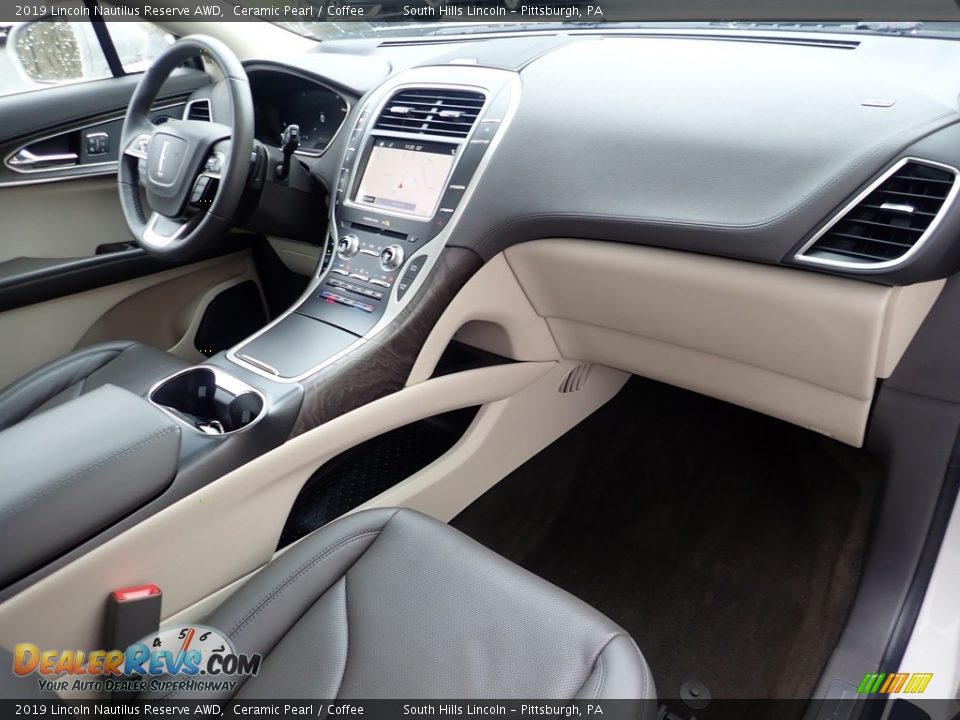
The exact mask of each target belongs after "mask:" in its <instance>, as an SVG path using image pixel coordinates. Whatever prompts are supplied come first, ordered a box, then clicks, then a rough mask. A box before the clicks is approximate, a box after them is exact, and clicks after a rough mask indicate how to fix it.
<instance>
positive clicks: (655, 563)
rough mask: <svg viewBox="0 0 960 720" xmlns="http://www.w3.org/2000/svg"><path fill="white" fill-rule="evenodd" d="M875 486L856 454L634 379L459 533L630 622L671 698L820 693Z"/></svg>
mask: <svg viewBox="0 0 960 720" xmlns="http://www.w3.org/2000/svg"><path fill="white" fill-rule="evenodd" d="M878 478H879V473H878V472H877V469H876V467H875V465H874V464H873V463H872V462H871V461H870V460H869V458H867V457H866V456H865V455H864V454H863V453H862V452H860V451H858V450H856V449H854V448H850V447H848V446H846V445H842V444H840V443H837V442H835V441H832V440H830V439H828V438H825V437H821V436H819V435H816V434H814V433H812V432H809V431H806V430H802V429H800V428H797V427H795V426H793V425H789V424H787V423H783V422H780V421H778V420H774V419H772V418H769V417H766V416H763V415H759V414H757V413H753V412H750V411H748V410H744V409H742V408H739V407H735V406H733V405H728V404H726V403H723V402H720V401H717V400H712V399H710V398H706V397H703V396H701V395H697V394H694V393H689V392H686V391H684V390H680V389H677V388H673V387H669V386H666V385H662V384H660V383H655V382H652V381H649V380H644V379H640V378H633V379H631V381H630V382H629V383H628V384H627V385H626V387H625V388H624V389H623V390H622V391H621V392H620V393H619V394H618V395H617V397H616V398H614V399H613V400H612V401H611V402H610V403H608V404H607V405H606V406H604V407H603V408H601V409H600V410H599V411H598V412H597V413H595V414H594V415H592V416H591V417H590V418H588V419H587V420H586V421H584V422H583V423H581V424H580V425H579V426H577V427H576V428H574V429H573V430H572V431H571V432H570V433H568V434H567V435H565V436H564V437H562V438H560V439H559V440H558V441H556V442H555V443H554V444H553V445H551V446H550V447H548V448H546V449H545V450H544V451H543V452H541V453H540V454H539V455H537V456H536V457H534V458H533V459H531V460H530V461H529V462H527V463H526V464H525V465H523V466H522V467H520V468H519V469H517V470H516V471H515V472H514V473H512V474H511V475H510V476H508V477H507V478H505V479H504V480H503V481H501V482H500V483H498V484H497V485H496V486H495V487H494V488H493V489H491V490H490V491H489V492H488V493H486V494H485V495H484V496H483V497H481V498H480V499H479V500H478V501H477V502H475V503H474V504H473V505H471V506H470V507H468V508H467V509H466V510H465V511H464V512H463V513H461V514H460V515H459V516H458V517H457V518H455V519H454V521H453V522H452V523H451V524H452V525H454V526H455V527H457V528H459V529H460V530H462V531H464V532H466V533H467V534H469V535H471V536H473V537H474V538H476V539H477V540H479V541H480V542H482V543H484V544H486V545H487V546H489V547H491V548H493V549H494V550H496V551H497V552H499V553H501V554H503V555H505V556H507V557H508V558H510V559H512V560H514V561H515V562H517V563H519V564H520V565H522V566H524V567H526V568H527V569H529V570H531V571H532V572H534V573H536V574H538V575H541V576H542V577H544V578H546V579H548V580H550V581H552V582H554V583H555V584H557V585H559V586H560V587H562V588H564V589H566V590H568V591H570V592H572V593H573V594H574V595H577V596H579V597H580V598H581V599H583V600H585V601H586V602H588V603H590V604H591V605H593V606H594V607H596V608H598V609H599V610H600V611H601V612H603V613H605V614H606V615H608V616H609V617H611V618H612V619H613V620H615V621H616V622H618V623H619V624H620V625H622V626H623V627H624V628H625V629H626V630H628V631H629V632H630V633H631V634H632V635H633V637H634V638H635V639H636V641H637V644H638V645H639V646H640V649H641V650H642V651H643V653H644V655H645V656H646V658H647V661H648V663H649V664H650V667H651V668H652V670H653V674H654V676H655V678H656V682H657V691H658V694H659V696H660V697H661V698H664V699H666V698H677V697H678V696H679V692H680V686H681V684H683V683H684V682H686V681H689V680H697V681H699V682H701V683H703V684H705V685H706V686H707V688H708V689H709V690H710V692H711V693H712V695H713V697H714V698H741V699H744V698H773V697H777V698H784V697H809V694H810V693H811V692H812V691H813V689H814V686H815V684H816V681H817V679H818V677H819V673H820V670H821V669H822V667H823V666H824V664H825V663H826V660H827V658H828V656H829V654H830V652H831V650H832V648H833V646H834V644H835V643H836V640H837V638H838V636H839V633H840V631H841V629H842V627H843V624H844V622H845V619H846V615H847V612H848V609H849V606H850V602H851V600H852V598H853V594H854V590H855V588H856V584H857V578H858V574H859V569H860V559H861V557H862V556H863V553H864V546H865V541H866V536H867V528H868V525H869V517H870V512H871V509H872V505H873V498H874V495H875V490H876V486H877V483H878Z"/></svg>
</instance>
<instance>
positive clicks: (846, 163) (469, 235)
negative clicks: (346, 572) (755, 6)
mask: <svg viewBox="0 0 960 720" xmlns="http://www.w3.org/2000/svg"><path fill="white" fill-rule="evenodd" d="M958 53H960V50H958V46H957V45H955V44H954V43H953V42H952V41H948V40H936V39H910V40H908V41H904V39H903V38H896V37H883V36H857V37H852V36H849V35H820V34H816V35H813V34H806V33H801V32H793V33H790V32H775V33H766V32H763V33H758V32H756V31H743V32H739V33H738V32H732V31H731V32H726V31H725V32H704V33H701V34H691V33H690V32H683V33H679V32H678V33H671V32H663V31H658V32H650V33H644V32H638V31H633V32H629V33H627V32H616V31H607V32H603V31H586V32H565V33H535V34H526V35H522V36H510V35H505V36H500V37H493V38H483V37H480V38H477V39H472V38H468V39H464V38H457V39H456V40H454V39H444V40H437V39H435V38H433V39H430V40H429V41H421V40H418V39H415V38H411V39H383V40H342V41H329V42H324V43H322V44H320V45H318V46H317V48H316V50H315V51H313V52H310V53H307V54H305V55H302V56H300V57H297V58H283V59H279V58H258V59H255V60H250V61H248V62H247V64H246V66H247V70H248V73H249V74H250V77H251V83H252V84H253V94H254V103H255V105H256V106H257V108H258V111H257V113H258V114H257V137H258V139H259V140H260V141H261V142H262V143H264V144H265V145H266V146H267V147H268V150H269V151H270V153H272V154H271V161H272V162H273V163H274V164H276V162H277V160H278V159H279V157H280V155H279V150H278V147H277V146H278V144H279V133H280V132H282V130H283V128H284V126H285V124H286V123H291V122H296V123H297V124H299V125H300V126H301V128H302V129H303V134H304V135H305V137H306V140H305V144H304V146H302V147H301V150H300V151H299V152H298V161H299V162H300V163H301V164H302V167H303V169H304V171H305V172H306V173H308V174H309V176H310V177H311V178H312V179H313V181H314V182H315V183H316V186H317V190H316V191H315V194H313V195H309V194H303V193H301V195H302V196H303V197H306V198H308V202H307V205H305V207H304V213H303V218H304V219H303V220H302V222H300V225H301V226H302V235H301V236H302V237H304V238H306V241H307V242H313V243H315V244H316V245H319V246H325V247H326V248H327V252H326V254H325V256H324V257H323V259H322V260H321V262H320V264H319V266H318V267H317V269H316V271H315V273H314V274H313V276H312V277H311V280H310V285H309V287H308V290H307V291H306V293H305V294H304V296H303V297H302V298H301V300H300V301H299V303H297V304H296V305H295V307H293V308H292V309H291V310H289V311H288V312H287V313H286V314H285V315H284V316H282V317H281V318H279V319H278V320H276V321H274V322H273V323H271V324H270V325H269V326H267V327H266V328H264V329H263V330H261V331H260V332H259V333H257V334H255V335H254V336H253V337H252V338H250V339H248V341H246V342H245V343H243V344H241V345H239V346H237V347H235V348H232V349H231V350H230V351H229V352H228V354H227V357H228V358H229V360H230V361H231V362H232V363H233V364H235V365H238V366H240V367H242V368H244V369H245V370H248V371H250V372H252V373H255V374H259V375H261V376H263V377H266V378H270V379H273V380H279V381H281V382H289V383H301V382H307V383H312V382H315V381H316V382H320V381H319V380H317V378H322V377H323V376H324V373H325V372H328V371H329V369H330V368H334V367H337V366H338V363H340V362H341V360H342V359H343V358H346V357H354V356H356V354H357V351H358V350H359V349H361V348H363V347H372V346H373V345H375V344H376V343H382V342H385V341H384V340H383V338H384V336H385V335H389V334H391V333H394V332H396V333H400V332H408V330H407V329H405V325H404V323H409V318H410V317H411V316H412V315H415V314H416V312H417V310H416V309H417V307H418V306H422V305H423V304H424V303H429V302H431V301H433V300H435V299H436V294H437V293H438V292H439V291H438V290H437V288H436V285H437V283H442V282H444V281H443V280H442V279H440V280H438V278H442V277H443V276H444V273H447V274H450V275H453V276H456V275H457V273H458V272H460V271H459V270H458V269H457V263H453V262H452V260H451V258H454V257H456V258H458V263H466V264H468V265H470V264H472V263H473V262H475V261H476V262H478V263H479V265H480V266H482V271H480V272H478V273H477V274H478V276H479V277H486V276H492V275H493V274H494V272H495V271H494V269H493V268H495V267H499V268H501V270H503V271H504V272H506V271H505V270H504V268H505V267H508V268H509V273H508V274H507V275H505V276H504V277H501V278H499V279H497V280H495V281H490V282H491V286H490V287H489V288H488V290H486V291H483V292H481V291H477V292H478V293H479V299H477V300H476V301H475V303H474V306H473V307H472V308H471V309H470V311H469V312H468V313H467V316H466V319H464V320H463V321H462V322H461V325H463V327H460V329H459V330H457V335H456V337H457V339H459V340H461V341H465V342H468V344H469V343H472V344H474V345H476V346H477V347H480V348H481V349H483V350H486V351H488V352H493V353H495V354H498V355H501V356H505V357H508V358H511V359H521V360H523V359H536V358H537V357H538V356H542V355H543V354H544V353H543V352H542V348H539V347H535V346H531V343H530V342H529V338H525V337H523V332H522V331H519V330H516V328H511V322H515V321H516V317H514V318H513V319H512V320H511V321H510V322H507V320H505V318H506V317H508V316H510V315H511V313H514V314H519V315H522V310H521V309H518V308H522V307H525V305H524V303H526V302H527V301H529V302H531V303H532V308H530V312H532V313H533V314H535V315H537V316H540V317H544V318H547V320H548V322H549V324H550V329H551V333H552V341H551V342H556V343H557V346H558V347H559V350H560V352H561V353H562V354H563V356H564V357H576V358H579V359H583V360H587V361H592V362H598V363H601V364H604V365H610V366H613V367H617V368H620V369H623V370H628V371H630V372H633V373H635V374H640V375H644V376H647V377H653V378H655V379H658V380H662V381H664V382H669V383H671V384H675V385H679V386H681V387H686V388H688V389H694V390H697V391H698V392H703V393H706V394H709V395H713V396H715V397H720V398H722V399H725V400H728V401H731V402H735V403H737V404H741V405H743V406H746V407H749V408H752V409H755V410H760V411H761V412H765V413H767V414H771V415H774V416H776V417H780V418H782V419H785V420H789V421H790V422H794V423H796V424H800V425H803V426H805V427H810V428H813V429H816V430H817V431H819V432H823V433H825V434H828V435H831V436H833V437H836V438H839V439H842V440H844V441H845V442H849V443H851V444H859V443H861V442H862V440H863V437H864V432H865V428H866V423H867V418H868V416H869V412H870V408H871V404H872V398H873V394H874V390H875V387H876V383H877V380H878V379H882V378H886V377H889V375H890V374H891V373H892V371H893V369H894V368H895V367H896V363H897V361H898V360H899V357H900V355H901V354H902V352H903V350H904V348H905V346H906V342H907V341H908V340H909V338H910V337H912V335H913V333H914V332H915V331H916V324H917V323H918V322H919V321H921V320H922V319H923V317H924V315H925V314H926V312H927V311H928V310H929V308H930V306H931V305H932V303H933V302H934V301H935V299H936V297H937V295H938V293H939V291H940V289H941V288H942V286H943V278H945V277H947V276H949V275H950V274H952V273H954V272H956V271H957V270H958V269H960V243H958V242H957V235H958V231H960V210H958V208H957V204H956V196H957V193H958V189H960V183H958V175H960V173H958V170H957V168H958V167H960V124H958V120H960V113H958V111H957V103H956V97H957V96H958V94H960V83H958V81H957V80H956V79H955V78H954V77H953V76H952V75H950V74H949V73H948V72H947V71H946V70H945V68H946V67H948V65H949V64H944V63H943V58H944V57H949V56H950V55H955V54H958ZM276 207H280V206H279V205H278V206H276ZM280 214H285V215H289V213H281V212H279V211H276V209H275V211H274V215H275V216H278V215H280ZM503 263H505V264H506V265H505V266H504V264H503ZM472 272H474V271H473V270H471V271H469V272H468V273H467V274H468V275H469V274H470V273H472ZM448 279H449V277H448ZM516 282H519V284H520V293H519V294H518V295H517V299H516V302H514V303H513V305H512V306H511V307H507V308H504V307H499V306H497V303H498V302H506V301H505V300H503V297H506V296H507V295H509V293H507V292H506V291H505V290H503V289H502V287H506V286H507V285H509V284H510V283H516ZM457 287H459V286H457ZM447 291H449V292H450V293H452V292H453V289H451V288H446V290H444V292H447ZM441 294H442V293H441ZM498 294H501V297H500V299H498ZM449 297H452V295H450V296H449ZM449 297H448V300H449ZM524 298H525V299H524ZM435 309H437V308H435ZM439 309H442V308H439ZM519 315H518V316H519ZM435 319H436V318H435ZM455 322H456V321H454V320H451V321H450V323H455ZM491 328H492V329H491ZM425 339H426V338H425V336H423V337H419V338H418V339H417V340H416V342H423V341H425ZM291 342H293V343H295V344H297V347H298V348H303V349H302V350H300V349H298V352H295V353H294V352H291ZM405 342H407V343H411V341H410V338H409V337H408V338H407V339H406V341H405ZM414 344H415V343H414ZM534 345H535V344H534ZM411 362H412V360H411ZM427 377H428V375H427ZM410 378H414V379H416V378H419V379H425V377H424V375H423V374H422V373H421V374H418V373H417V371H416V369H415V370H414V372H413V373H412V374H411V375H410ZM705 378H707V379H705ZM319 421H320V420H319V419H318V418H316V417H314V418H312V420H311V422H319Z"/></svg>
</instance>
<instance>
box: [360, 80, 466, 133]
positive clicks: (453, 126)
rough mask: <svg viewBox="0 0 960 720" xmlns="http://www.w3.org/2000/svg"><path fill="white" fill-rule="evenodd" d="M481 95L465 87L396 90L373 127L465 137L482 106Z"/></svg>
mask: <svg viewBox="0 0 960 720" xmlns="http://www.w3.org/2000/svg"><path fill="white" fill-rule="evenodd" d="M483 102H484V96H483V95H482V94H481V93H478V92H471V91H469V90H447V89H443V88H439V89H434V88H415V89H406V90H400V91H398V92H397V93H396V94H395V95H394V96H393V97H392V98H390V100H389V101H388V102H387V104H386V105H384V106H383V110H382V111H381V113H380V117H379V118H378V119H377V124H376V125H375V126H374V128H375V129H376V130H395V131H397V132H404V133H410V134H413V135H439V136H441V137H454V138H465V137H466V136H467V135H469V134H470V129H471V128H472V127H473V124H474V123H475V122H476V121H477V117H478V116H479V115H480V110H481V109H483Z"/></svg>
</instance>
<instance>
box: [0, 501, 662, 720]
mask: <svg viewBox="0 0 960 720" xmlns="http://www.w3.org/2000/svg"><path fill="white" fill-rule="evenodd" d="M144 576H145V577H149V569H145V573H144ZM203 624H204V625H206V626H208V627H212V628H214V629H217V630H219V631H220V632H222V633H224V634H226V635H228V636H229V637H230V639H231V641H232V642H233V645H234V647H235V649H236V651H237V652H240V653H259V654H260V655H261V656H262V658H263V660H262V663H261V666H260V671H259V673H258V674H257V675H255V676H252V677H238V676H232V677H231V676H226V675H218V676H217V680H218V681H222V680H237V681H238V682H239V685H238V686H237V687H235V688H233V689H232V690H230V691H224V692H221V693H214V692H202V693H199V692H197V693H192V694H191V693H187V692H174V693H166V694H162V695H151V696H142V697H141V698H140V699H144V700H148V699H149V700H156V699H167V700H188V699H194V698H198V697H203V698H207V699H218V700H230V699H237V700H243V699H247V700H250V699H271V700H275V699H291V700H293V699H312V700H317V699H321V700H333V699H341V700H346V699H361V700H369V699H377V698H387V699H414V698H416V699H443V698H446V699H459V698H463V699H482V698H487V699H511V698H512V699H544V700H546V699H550V700H553V699H566V700H573V699H581V700H588V701H589V700H593V699H615V698H624V699H629V700H638V701H646V702H641V703H638V704H637V705H636V706H629V707H628V708H622V707H621V708H620V711H621V713H622V715H621V714H620V713H618V714H617V717H621V716H622V717H628V716H629V717H630V718H637V717H642V718H651V719H652V718H654V717H656V713H657V706H656V702H654V701H655V700H656V693H655V690H654V684H653V677H652V676H651V674H650V670H649V668H648V667H647V664H646V662H645V661H644V659H643V655H642V654H641V653H640V651H639V650H638V649H637V646H636V644H635V643H634V642H633V640H632V639H631V638H630V637H629V636H628V635H627V633H626V632H625V631H624V630H622V629H621V628H620V627H618V626H617V625H616V624H614V623H613V622H612V621H611V620H609V619H607V618H606V617H604V616H603V615H601V614H600V613H599V612H597V611H596V610H594V609H593V608H591V607H590V606H588V605H586V604H584V603H583V602H581V601H579V600H577V599H576V598H575V597H573V596H572V595H569V594H567V593H566V592H564V591H563V590H560V589H559V588H557V587H555V586H553V585H551V584H550V583H548V582H546V581H545V580H542V579H540V578H538V577H536V576H535V575H532V574H530V573H529V572H527V571H526V570H523V569H522V568H520V567H518V566H516V565H514V564H513V563H511V562H510V561H508V560H506V559H504V558H502V557H500V556H499V555H497V554H496V553H494V552H492V551H490V550H488V549H486V548H485V547H483V546H482V545H480V544H478V543H476V542H474V541H473V540H471V539H470V538H468V537H467V536H466V535H463V534H462V533H460V532H459V531H457V530H454V529H453V528H451V527H450V526H448V525H445V524H444V523H441V522H438V521H436V520H434V519H432V518H429V517H427V516H425V515H421V514H420V513H417V512H414V511H413V510H398V509H395V508H387V509H378V510H368V511H365V512H360V513H356V514H355V515H350V516H347V517H344V518H341V519H339V520H337V521H335V522H333V523H331V524H330V525H327V526H325V527H323V528H321V529H320V530H318V531H317V532H315V533H313V534H312V535H309V536H307V537H306V538H305V539H304V540H302V541H301V542H299V543H297V544H296V545H294V546H292V547H291V548H290V549H289V550H287V551H286V552H284V553H283V554H281V555H280V556H278V557H277V558H275V559H274V560H273V561H272V562H270V563H269V564H267V566H266V567H264V568H263V569H262V570H261V571H260V572H258V573H257V574H256V575H255V576H254V577H253V578H251V579H250V580H249V581H247V582H246V584H244V585H243V586H241V587H240V589H239V590H237V591H236V592H235V593H234V594H233V595H231V596H230V597H229V598H228V599H227V600H226V601H225V602H224V603H223V605H221V606H220V607H219V608H218V609H217V610H215V611H214V612H213V614H212V615H211V616H210V617H208V618H207V619H206V620H205V621H204V622H203ZM11 660H12V656H11V655H10V654H9V653H8V652H6V651H4V650H2V649H0V667H4V668H8V669H9V668H10V663H11ZM175 679H177V678H172V677H170V676H167V677H166V678H161V680H175ZM179 679H182V678H179ZM0 697H6V698H11V697H17V698H21V699H28V698H37V699H47V700H50V699H51V698H52V697H53V695H52V694H51V693H49V692H46V691H41V690H39V689H38V687H37V682H36V679H35V678H33V677H25V678H18V677H16V676H14V675H13V673H11V672H9V670H7V671H4V672H0Z"/></svg>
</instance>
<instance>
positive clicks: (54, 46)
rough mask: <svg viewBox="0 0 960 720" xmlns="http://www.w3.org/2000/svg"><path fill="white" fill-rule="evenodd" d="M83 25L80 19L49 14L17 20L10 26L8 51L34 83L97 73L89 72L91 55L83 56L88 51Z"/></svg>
mask: <svg viewBox="0 0 960 720" xmlns="http://www.w3.org/2000/svg"><path fill="white" fill-rule="evenodd" d="M82 28H83V24H82V23H70V22H64V21H62V20H52V19H49V18H41V19H40V20H33V21H30V22H25V23H17V24H16V25H14V26H13V27H12V28H11V29H10V33H9V37H8V38H7V51H8V52H9V53H10V55H11V58H12V59H13V61H14V62H15V64H17V65H19V68H20V70H21V71H22V72H23V74H24V75H25V76H26V77H27V78H29V79H30V80H32V81H33V82H35V83H42V84H48V83H49V84H54V83H63V82H72V81H76V80H82V79H83V78H85V77H91V76H92V77H96V75H91V71H93V68H92V67H90V60H92V58H86V59H85V57H84V55H90V53H89V46H88V44H87V43H86V42H85V40H86V38H84V37H83V32H82ZM94 42H96V39H95V38H94ZM85 45H87V52H85V48H84V46H85ZM85 60H86V62H85Z"/></svg>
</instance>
